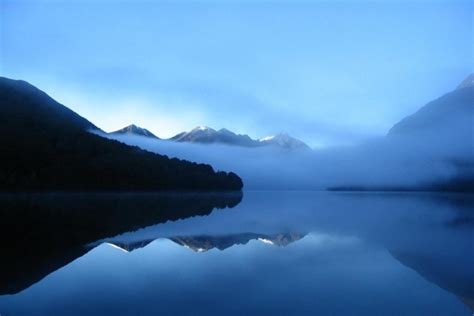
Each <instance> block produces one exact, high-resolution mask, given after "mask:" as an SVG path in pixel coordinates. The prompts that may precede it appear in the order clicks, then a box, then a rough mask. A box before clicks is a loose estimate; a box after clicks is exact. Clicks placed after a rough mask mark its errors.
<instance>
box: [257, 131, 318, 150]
mask: <svg viewBox="0 0 474 316" xmlns="http://www.w3.org/2000/svg"><path fill="white" fill-rule="evenodd" d="M259 142H260V143H261V144H262V145H264V146H277V147H281V148H285V149H309V146H308V145H306V144H305V143H304V142H303V141H301V140H299V139H296V138H294V137H291V136H290V135H288V134H285V133H280V134H277V135H274V136H267V137H264V138H261V139H260V140H259Z"/></svg>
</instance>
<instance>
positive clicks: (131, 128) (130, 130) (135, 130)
mask: <svg viewBox="0 0 474 316" xmlns="http://www.w3.org/2000/svg"><path fill="white" fill-rule="evenodd" d="M109 134H115V135H117V134H119V135H120V134H122V135H137V136H145V137H151V138H157V139H159V137H157V136H155V135H154V134H153V133H152V132H150V131H149V130H147V129H146V128H142V127H139V126H136V125H135V124H131V125H128V126H126V127H124V128H122V129H119V130H118V131H115V132H112V133H109Z"/></svg>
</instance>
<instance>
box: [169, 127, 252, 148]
mask: <svg viewBox="0 0 474 316" xmlns="http://www.w3.org/2000/svg"><path fill="white" fill-rule="evenodd" d="M170 140H172V141H176V142H189V143H202V144H211V143H222V144H227V145H237V146H244V147H256V146H258V142H256V141H254V140H252V139H251V138H250V137H249V136H248V135H238V134H235V133H233V132H231V131H229V130H227V129H225V128H222V129H220V130H215V129H213V128H210V127H207V126H198V127H196V128H194V129H193V130H191V131H190V132H182V133H179V134H178V135H176V136H174V137H172V138H170Z"/></svg>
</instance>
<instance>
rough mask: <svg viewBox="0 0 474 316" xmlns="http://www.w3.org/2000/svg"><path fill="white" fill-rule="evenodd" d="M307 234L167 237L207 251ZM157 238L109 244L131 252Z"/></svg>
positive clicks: (284, 241) (283, 240) (274, 242)
mask: <svg viewBox="0 0 474 316" xmlns="http://www.w3.org/2000/svg"><path fill="white" fill-rule="evenodd" d="M304 236H306V234H299V233H279V234H272V235H267V234H257V233H242V234H233V235H219V236H210V235H198V236H173V237H168V238H167V239H169V240H171V241H173V242H174V243H176V244H178V245H180V246H183V247H185V248H187V249H191V250H192V251H194V252H206V251H209V250H211V249H219V250H225V249H227V248H230V247H232V246H235V245H246V244H247V243H248V242H249V241H251V240H258V241H260V242H263V243H265V244H270V245H274V246H278V247H285V246H288V245H289V244H291V243H293V242H295V241H298V240H300V239H301V238H303V237H304ZM154 240H156V239H149V240H141V241H134V242H129V243H126V242H121V241H114V240H113V239H112V240H107V242H106V243H107V244H110V245H112V246H115V247H117V248H120V249H122V250H125V251H127V252H131V251H133V250H135V249H139V248H143V247H146V246H147V245H148V244H150V243H151V242H153V241H154ZM93 247H94V246H93Z"/></svg>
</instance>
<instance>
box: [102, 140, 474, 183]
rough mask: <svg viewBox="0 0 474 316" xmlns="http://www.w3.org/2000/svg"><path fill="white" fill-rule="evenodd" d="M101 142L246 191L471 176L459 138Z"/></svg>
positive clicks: (468, 154) (467, 147) (469, 154)
mask: <svg viewBox="0 0 474 316" xmlns="http://www.w3.org/2000/svg"><path fill="white" fill-rule="evenodd" d="M100 135H101V136H104V137H107V138H110V139H115V140H118V141H120V142H123V143H126V144H129V145H135V146H139V147H141V148H143V149H145V150H148V151H151V152H156V153H159V154H162V155H167V156H169V157H176V158H180V159H185V160H190V161H194V162H199V163H207V164H210V165H211V166H213V167H214V169H216V170H223V171H233V172H235V173H237V174H238V175H239V176H240V177H241V178H242V179H243V181H244V188H245V189H248V190H275V189H281V190H284V189H285V190H293V189H294V190H313V189H328V188H337V187H392V188H397V187H399V188H402V187H404V188H406V187H417V186H423V185H426V184H430V183H438V182H443V181H449V180H451V179H453V178H457V177H459V176H460V173H463V174H462V175H463V176H466V175H467V173H469V174H470V176H473V174H474V173H473V162H474V154H473V151H472V146H471V144H470V142H469V140H466V139H465V138H462V137H461V138H460V139H458V141H456V142H453V141H452V139H453V138H450V137H448V138H446V139H442V138H441V139H439V138H438V139H431V137H429V136H426V137H410V138H408V137H397V136H391V137H385V138H380V139H378V140H374V141H372V142H370V143H366V144H363V145H360V146H350V147H338V148H328V149H320V150H314V151H306V150H302V151H287V150H282V149H280V148H272V147H261V148H244V147H238V146H227V145H218V144H208V145H203V144H192V143H177V142H173V141H166V140H155V139H151V138H147V137H141V136H130V135H120V136H117V135H108V134H100Z"/></svg>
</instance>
